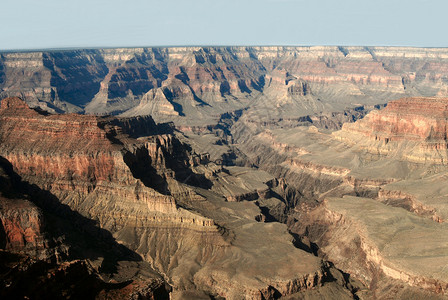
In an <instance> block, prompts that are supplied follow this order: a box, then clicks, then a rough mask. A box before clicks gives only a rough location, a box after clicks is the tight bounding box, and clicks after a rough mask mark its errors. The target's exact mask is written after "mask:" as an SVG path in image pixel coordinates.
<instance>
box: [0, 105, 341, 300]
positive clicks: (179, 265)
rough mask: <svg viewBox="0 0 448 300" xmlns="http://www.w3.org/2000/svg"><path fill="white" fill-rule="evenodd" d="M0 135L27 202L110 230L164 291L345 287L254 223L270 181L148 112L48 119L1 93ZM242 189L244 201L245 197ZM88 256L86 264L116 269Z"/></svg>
mask: <svg viewBox="0 0 448 300" xmlns="http://www.w3.org/2000/svg"><path fill="white" fill-rule="evenodd" d="M170 130H171V131H170ZM0 132H1V134H0V141H1V147H0V148H1V150H0V152H1V155H3V156H4V157H5V158H6V159H8V160H9V161H10V162H11V164H12V166H13V167H14V172H17V174H18V175H19V176H20V177H21V179H22V180H23V181H24V182H26V183H27V184H29V185H30V189H32V187H33V186H34V187H35V188H38V189H39V190H40V191H41V192H34V194H36V196H35V200H34V201H35V202H36V203H37V205H39V206H40V207H42V209H45V210H48V211H50V212H52V214H56V215H57V216H58V217H62V218H68V219H70V216H71V215H72V213H71V212H70V211H73V212H74V213H76V214H78V213H79V214H80V218H78V219H77V220H76V222H75V223H76V224H77V226H80V227H81V228H83V230H85V231H86V232H87V233H88V234H90V235H97V234H99V235H106V236H107V234H109V232H110V233H112V234H113V236H114V238H115V239H116V241H118V242H119V243H120V244H122V245H124V246H126V248H128V249H129V251H135V255H139V256H141V258H142V259H143V260H144V261H145V262H148V263H149V264H150V265H151V268H150V269H154V270H155V271H156V272H158V273H159V274H160V275H161V276H163V278H164V280H165V282H166V283H167V284H169V285H170V286H171V287H172V289H173V295H177V296H176V297H183V295H185V293H187V294H188V293H193V294H198V293H205V294H208V295H213V296H222V297H225V298H229V299H238V298H239V297H240V295H241V294H245V295H247V296H248V297H251V298H263V297H264V298H276V297H278V296H279V295H283V296H286V295H292V294H295V293H300V292H303V291H304V290H307V289H320V288H321V287H322V286H325V289H330V290H335V292H337V293H340V294H341V295H350V291H348V290H347V289H345V288H343V284H344V282H345V281H344V280H341V281H338V282H334V283H332V282H331V278H332V276H333V275H331V274H332V273H331V272H336V273H337V272H338V271H337V270H333V269H332V268H331V266H328V265H327V264H326V263H325V262H322V260H321V259H320V258H318V257H315V256H313V255H312V254H310V253H307V252H305V251H303V250H301V249H298V248H296V247H295V246H294V244H293V243H292V236H291V235H290V234H289V233H288V232H287V228H286V225H283V224H278V223H263V222H259V221H260V220H261V219H260V216H261V215H262V214H261V213H260V209H261V210H262V209H263V207H264V206H266V205H267V204H266V203H268V204H269V203H276V205H280V206H281V202H282V201H283V200H282V198H278V197H276V196H272V195H273V194H272V193H271V192H270V189H271V188H270V186H272V184H269V183H267V182H270V181H272V180H273V179H272V177H270V176H269V175H267V174H259V175H257V174H258V173H257V172H255V171H253V170H252V171H250V170H247V169H245V168H241V169H235V170H231V171H229V170H225V169H223V168H222V167H220V166H217V165H215V164H213V163H208V162H207V156H204V155H198V154H195V153H194V152H193V151H192V150H189V147H188V146H187V145H185V144H183V143H182V142H181V141H180V140H179V139H178V138H177V137H176V136H175V134H174V133H173V132H172V129H171V127H169V126H166V125H157V124H155V123H154V122H153V121H152V119H151V118H150V117H139V118H113V117H98V116H83V115H75V114H66V115H55V114H48V113H46V112H43V111H40V110H34V109H30V108H28V106H27V105H26V104H25V103H24V102H23V101H22V100H20V99H18V98H6V99H4V100H2V106H1V108H0ZM247 172H252V173H249V174H246V173H247ZM254 172H255V173H254ZM245 174H246V175H245ZM252 174H253V175H252ZM229 175H230V176H229ZM208 182H209V183H208ZM185 183H189V184H190V185H187V184H185ZM241 186H242V187H244V188H241ZM42 193H44V194H43V195H42ZM45 193H47V194H45ZM254 193H255V194H256V195H257V196H256V199H255V198H253V197H252V198H251V197H249V198H248V196H247V195H252V194H254ZM225 197H227V201H226V198H225ZM232 199H234V201H242V200H257V201H256V202H255V201H249V202H248V201H243V202H228V201H229V200H232ZM64 207H65V208H64ZM6 215H7V216H8V214H6ZM81 215H82V218H81ZM31 216H33V215H32V214H28V215H27V217H28V218H30V217H31ZM5 220H6V221H5V224H8V223H7V222H8V219H5ZM27 222H28V219H26V220H25V221H22V223H23V226H24V227H27V228H29V229H33V228H34V227H33V225H30V224H28V223H29V222H28V223H27ZM91 222H93V224H94V226H93V227H92V226H90V225H89V226H87V227H86V224H91ZM8 228H9V227H8ZM94 228H96V229H94ZM29 229H27V230H28V231H29ZM101 230H105V231H104V233H101ZM8 233H9V231H8ZM10 235H11V234H10ZM77 238H78V239H80V241H81V242H82V240H83V239H82V238H81V237H79V236H78V237H77ZM28 240H29V242H30V243H32V242H33V241H35V240H36V239H34V240H32V239H28ZM28 240H27V241H28ZM82 243H84V242H82ZM98 247H99V248H101V246H98ZM98 251H99V250H98ZM98 256H99V258H98V257H97V258H96V259H92V260H91V264H92V265H93V266H98V265H100V266H102V267H101V268H106V266H109V265H110V266H109V267H108V268H112V269H113V268H118V269H120V268H119V267H120V263H119V262H118V265H117V264H115V265H114V263H113V261H112V262H108V264H105V263H104V262H101V261H102V258H101V254H98ZM107 257H109V256H108V255H106V258H107ZM260 258H261V260H260ZM137 261H138V260H137ZM126 264H130V262H126ZM141 264H144V262H141ZM103 265H104V267H103ZM83 268H84V267H83ZM124 268H126V266H123V269H124ZM127 268H129V267H127ZM134 268H137V269H138V268H139V266H135V267H134ZM146 268H147V267H146ZM87 269H88V268H87ZM266 270H270V271H269V272H266ZM83 272H84V271H83ZM85 272H87V273H84V274H90V273H91V271H85ZM119 274H120V272H118V275H116V276H120V275H119ZM116 276H115V277H116ZM152 276H153V277H152V278H153V279H154V278H157V277H154V276H155V275H152ZM128 278H129V277H128ZM146 280H149V279H146ZM148 282H151V284H155V283H154V282H155V281H154V280H152V281H148ZM139 286H140V287H141V286H142V285H138V284H137V283H136V285H135V288H138V287H139ZM151 286H152V285H151ZM151 286H150V287H151ZM159 286H160V285H158V284H155V285H154V288H150V287H148V288H149V290H150V291H155V290H158V287H159ZM129 289H130V290H132V289H131V288H129ZM124 291H125V290H124ZM124 291H123V292H124ZM101 293H103V292H101ZM101 293H98V297H99V296H101V295H102V294H101ZM111 293H112V292H111ZM114 293H115V292H114Z"/></svg>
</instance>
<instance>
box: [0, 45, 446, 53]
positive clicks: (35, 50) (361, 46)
mask: <svg viewBox="0 0 448 300" xmlns="http://www.w3.org/2000/svg"><path fill="white" fill-rule="evenodd" d="M197 47H199V48H227V47H234V48H243V47H249V48H250V47H261V48H268V47H291V48H300V47H304V48H311V47H347V48H355V47H359V48H375V47H377V48H417V49H448V46H445V47H432V46H410V45H393V46H390V45H319V44H314V45H298V44H252V45H250V44H248V45H242V44H240V45H238V44H228V45H224V44H221V45H220V44H188V45H158V46H154V45H153V46H148V45H147V46H85V47H83V46H67V47H48V48H18V49H0V53H8V52H11V53H16V52H51V51H73V50H101V49H138V48H143V49H145V48H146V49H149V48H197Z"/></svg>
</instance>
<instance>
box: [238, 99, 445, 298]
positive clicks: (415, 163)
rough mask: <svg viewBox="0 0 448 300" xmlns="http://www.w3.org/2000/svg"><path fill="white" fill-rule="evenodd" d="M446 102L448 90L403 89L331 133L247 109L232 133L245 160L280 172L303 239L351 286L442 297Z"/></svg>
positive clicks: (291, 221) (281, 189) (377, 293)
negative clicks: (413, 92) (433, 94)
mask: <svg viewBox="0 0 448 300" xmlns="http://www.w3.org/2000/svg"><path fill="white" fill-rule="evenodd" d="M447 103H448V102H447ZM430 111H431V113H428V112H430ZM447 111H448V108H447V105H446V99H444V98H404V99H400V100H395V101H391V102H390V103H389V105H388V106H387V107H386V108H384V109H382V110H379V111H373V112H370V113H369V114H368V115H367V116H366V117H365V118H363V119H361V120H358V121H356V122H354V123H351V124H344V126H343V127H342V129H341V130H339V131H334V132H332V133H330V132H328V131H326V130H318V129H317V128H315V127H313V126H311V127H294V128H279V127H277V126H274V125H269V124H267V125H264V126H259V124H258V123H257V122H253V121H252V120H250V119H249V118H248V117H247V116H245V115H243V116H242V117H240V118H239V119H238V120H237V121H236V122H235V123H234V124H233V126H232V128H231V133H232V138H233V140H234V141H235V143H236V145H237V146H238V149H239V150H240V151H242V153H244V154H245V157H246V159H247V160H248V161H249V163H252V164H254V165H256V166H258V167H259V168H261V169H263V170H265V171H267V172H269V173H270V174H272V175H273V176H275V177H277V178H282V182H281V183H280V182H279V183H277V184H276V186H277V187H276V192H277V193H278V194H279V195H284V199H285V201H286V203H285V210H284V211H283V214H284V215H286V216H288V217H287V221H286V222H287V224H288V226H289V230H291V232H293V233H296V234H297V235H298V240H299V241H300V243H299V246H300V247H302V248H303V249H309V250H310V251H313V252H315V253H316V254H318V255H319V256H321V257H323V258H325V259H327V260H329V261H331V262H333V263H334V264H335V267H337V268H339V269H341V270H343V271H344V272H347V273H348V274H350V276H351V278H353V279H354V280H360V281H361V282H362V283H363V285H364V286H365V287H367V289H363V288H361V289H359V290H358V292H356V295H357V296H359V297H361V298H362V297H373V298H382V297H399V298H400V297H411V295H413V296H412V297H426V296H428V297H429V296H430V297H435V298H438V297H441V298H444V297H446V293H447V282H446V278H447V274H445V273H446V270H445V269H444V267H442V266H444V265H445V264H446V262H445V260H446V259H447V257H446V253H445V250H443V249H445V247H446V243H445V242H444V240H445V239H446V237H447V231H446V228H445V224H446V223H445V218H446V216H447V206H446V201H445V195H446V191H445V190H446V189H445V188H444V182H445V178H446V172H447V169H446V165H445V156H446V153H447V152H446V149H445V148H444V147H442V146H440V145H445V146H446V143H447V142H446V133H445V131H446V124H445V123H446V120H445V119H446V118H445V114H446V113H447ZM292 191H295V192H294V193H292ZM277 220H282V218H281V217H280V218H277ZM283 220H285V219H284V218H283ZM437 232H438V233H437ZM433 234H435V235H433ZM399 245H402V246H399ZM410 249H413V250H412V251H411V250H410ZM411 252H412V253H411ZM425 268H426V269H425ZM386 278H388V279H386ZM392 286H394V287H395V288H391V287H392ZM405 295H408V296H405ZM425 295H426V296H425Z"/></svg>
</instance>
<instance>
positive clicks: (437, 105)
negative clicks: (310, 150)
mask: <svg viewBox="0 0 448 300" xmlns="http://www.w3.org/2000/svg"><path fill="white" fill-rule="evenodd" d="M447 116H448V99H447V98H402V99H399V100H395V101H391V102H389V104H388V105H387V107H386V108H385V109H383V110H381V111H375V112H372V113H370V114H368V115H367V116H366V117H365V118H364V119H363V120H360V121H358V122H356V123H353V124H345V125H344V126H343V128H342V131H340V132H337V133H335V136H337V137H338V138H340V139H342V140H344V141H347V142H348V143H351V144H355V143H356V144H357V145H358V147H361V148H364V149H365V150H366V151H368V152H371V153H374V154H380V155H392V154H393V155H400V156H401V157H402V158H403V159H406V160H409V161H412V162H416V163H427V164H431V163H435V164H446V161H447V151H446V150H447ZM400 144H406V146H405V147H400ZM400 148H401V150H399V149H400Z"/></svg>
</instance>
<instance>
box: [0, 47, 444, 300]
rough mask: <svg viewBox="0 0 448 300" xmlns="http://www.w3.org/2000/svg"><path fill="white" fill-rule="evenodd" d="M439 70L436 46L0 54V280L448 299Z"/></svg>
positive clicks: (112, 290)
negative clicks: (0, 264)
mask: <svg viewBox="0 0 448 300" xmlns="http://www.w3.org/2000/svg"><path fill="white" fill-rule="evenodd" d="M447 70H448V50H446V49H436V48H430V49H429V48H399V47H396V48H394V47H329V46H328V47H173V48H116V49H86V50H83V49H75V50H48V51H30V52H2V53H0V97H1V98H3V100H2V101H1V107H0V167H1V168H0V193H1V196H0V220H1V223H0V224H1V226H2V227H1V228H0V246H1V247H0V248H1V250H0V255H1V256H2V257H3V259H2V266H1V270H0V271H1V278H2V281H1V284H2V288H1V290H2V292H1V293H3V294H1V295H2V297H6V298H8V297H13V295H18V294H17V293H20V295H22V296H26V297H33V295H34V297H35V298H42V297H44V295H45V293H52V294H54V295H60V296H62V297H69V296H70V297H81V296H82V297H89V298H123V299H124V298H126V299H129V298H136V299H137V298H144V299H168V298H169V299H223V298H224V299H278V298H282V299H283V298H284V299H391V298H394V299H420V298H428V299H446V298H447V297H448V268H447V266H448V228H447V226H446V220H447V219H448V202H447V195H448V191H447V190H446V184H445V180H446V177H447V174H448V173H447V172H448V168H447V159H448V157H447V153H448V152H447V145H448V141H447V133H448V131H447V128H448V127H447V119H448V117H447V116H448V98H447V96H448V77H447V75H446V74H447V72H446V71H447ZM34 278H39V280H40V281H38V282H39V283H38V284H36V285H32V284H29V283H26V282H27V281H30V280H33V279H34ZM23 286H26V287H27V288H22V287H23ZM56 287H58V288H56ZM82 287H85V288H84V289H83V288H82Z"/></svg>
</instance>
